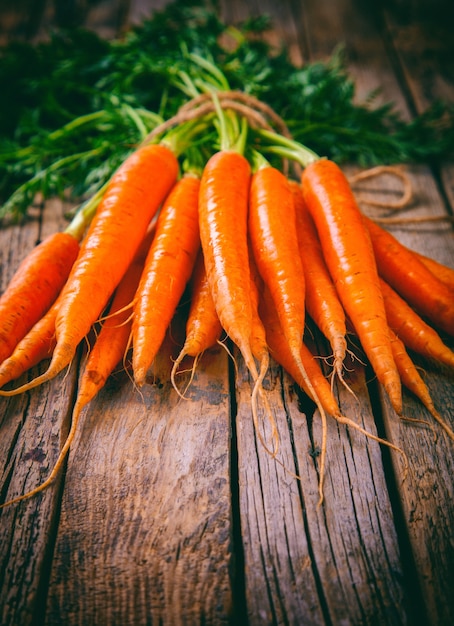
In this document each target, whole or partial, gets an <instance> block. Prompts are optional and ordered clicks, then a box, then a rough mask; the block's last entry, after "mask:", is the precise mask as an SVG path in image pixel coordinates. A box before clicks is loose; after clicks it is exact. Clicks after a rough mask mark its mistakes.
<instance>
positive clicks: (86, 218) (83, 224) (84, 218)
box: [65, 182, 109, 241]
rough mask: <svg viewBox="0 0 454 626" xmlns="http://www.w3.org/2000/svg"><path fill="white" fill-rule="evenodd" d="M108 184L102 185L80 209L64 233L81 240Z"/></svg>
mask: <svg viewBox="0 0 454 626" xmlns="http://www.w3.org/2000/svg"><path fill="white" fill-rule="evenodd" d="M108 184H109V182H107V183H104V185H103V186H102V187H101V188H100V189H98V191H97V192H96V193H95V194H94V195H93V196H92V197H91V198H90V199H89V200H87V202H85V204H83V205H82V206H81V207H80V209H79V210H78V211H77V213H76V215H75V216H74V217H73V219H72V220H71V222H70V223H69V225H68V226H67V227H66V228H65V232H66V233H68V234H70V235H72V236H73V237H74V238H75V239H77V241H80V240H81V239H82V237H83V236H84V233H85V231H86V230H87V227H88V226H89V225H90V222H91V220H92V219H93V216H94V215H95V213H96V210H97V208H98V205H99V203H100V202H101V199H102V197H103V195H104V193H105V191H106V189H107V186H108Z"/></svg>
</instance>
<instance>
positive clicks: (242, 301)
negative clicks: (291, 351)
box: [199, 150, 257, 377]
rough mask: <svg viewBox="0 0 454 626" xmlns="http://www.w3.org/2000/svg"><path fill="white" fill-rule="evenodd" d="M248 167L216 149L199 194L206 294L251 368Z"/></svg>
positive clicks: (253, 368)
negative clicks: (209, 290)
mask: <svg viewBox="0 0 454 626" xmlns="http://www.w3.org/2000/svg"><path fill="white" fill-rule="evenodd" d="M250 177H251V168H250V165H249V162H248V161H247V159H246V158H245V157H244V156H242V155H241V154H239V153H238V152H235V151H233V150H232V151H231V150H221V151H219V152H216V153H215V154H214V155H213V156H211V157H210V159H209V160H208V162H207V163H206V165H205V168H204V171H203V173H202V178H201V184H200V196H199V224H200V241H201V244H202V250H203V256H204V259H205V268H206V273H207V278H208V282H209V285H210V289H211V294H212V297H213V301H214V304H215V308H216V312H217V314H218V317H219V320H220V322H221V325H222V327H223V329H224V330H225V332H226V333H227V335H228V336H229V337H230V338H231V339H232V341H233V342H234V343H235V344H236V345H237V347H238V348H239V349H240V352H241V353H242V356H243V358H244V360H245V362H246V365H247V367H248V369H249V371H250V372H251V373H253V374H254V375H255V377H256V376H257V372H256V365H255V362H254V359H253V356H252V353H251V345H250V337H251V332H252V308H251V298H250V282H251V276H250V270H249V253H248V243H247V212H248V196H249V184H250Z"/></svg>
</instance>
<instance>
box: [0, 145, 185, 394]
mask: <svg viewBox="0 0 454 626" xmlns="http://www.w3.org/2000/svg"><path fill="white" fill-rule="evenodd" d="M177 174H178V161H177V159H176V157H175V155H174V153H173V152H172V151H171V150H170V149H169V148H167V147H165V146H164V145H147V146H144V147H142V148H140V149H138V150H137V151H134V152H133V153H132V154H131V156H130V157H129V158H128V159H127V160H126V161H125V162H124V163H123V164H122V166H121V167H120V168H119V169H118V170H117V172H116V173H115V175H114V176H113V178H112V180H111V182H110V184H109V186H108V188H107V190H106V192H105V194H104V196H103V198H102V201H101V203H100V205H99V206H98V209H97V212H96V215H95V217H94V218H93V221H92V222H91V224H90V229H89V232H88V233H87V235H86V237H85V239H84V240H83V242H82V245H81V250H80V253H79V256H78V258H77V261H76V262H75V264H74V265H73V267H72V270H71V273H70V276H69V278H68V280H67V282H66V283H65V286H64V288H63V290H62V293H61V298H60V305H59V307H58V313H57V319H56V322H55V329H56V338H57V343H56V346H55V349H54V352H53V355H52V360H51V362H50V365H49V368H48V369H47V371H46V372H45V373H44V374H42V375H41V376H38V377H37V378H35V379H34V380H32V381H31V382H29V383H27V384H26V385H23V386H22V387H19V388H18V389H16V390H12V391H1V392H0V393H1V394H3V395H12V394H14V393H19V392H23V391H26V390H27V389H32V388H33V387H35V386H37V385H39V384H41V383H43V382H45V381H48V380H50V379H51V378H52V377H54V376H56V375H57V374H58V373H59V372H61V371H62V370H63V368H65V367H66V366H67V365H68V364H69V363H70V362H71V360H72V358H73V357H74V355H75V352H76V349H77V346H78V345H79V343H80V342H81V341H82V339H83V338H84V337H86V335H87V334H88V333H89V331H90V329H91V327H92V325H93V324H94V323H95V322H96V321H97V319H98V318H99V316H100V315H101V313H102V311H103V309H104V308H105V306H106V305H107V302H108V300H109V298H110V297H111V296H112V294H113V292H114V291H115V288H116V287H117V286H118V283H119V282H120V280H121V278H122V277H123V274H124V273H125V271H126V270H127V268H128V266H129V265H130V263H131V261H132V259H133V257H134V255H135V253H136V252H137V250H138V248H139V246H140V244H141V242H142V240H143V238H144V236H145V233H146V230H147V228H148V226H149V224H150V221H151V219H152V217H153V216H154V214H155V213H156V211H157V210H158V209H159V206H160V204H161V202H162V201H163V200H164V198H165V196H166V195H167V193H168V192H169V190H170V188H171V187H172V185H173V184H174V182H175V179H176V177H177Z"/></svg>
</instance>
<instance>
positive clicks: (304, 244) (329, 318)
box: [290, 180, 347, 380]
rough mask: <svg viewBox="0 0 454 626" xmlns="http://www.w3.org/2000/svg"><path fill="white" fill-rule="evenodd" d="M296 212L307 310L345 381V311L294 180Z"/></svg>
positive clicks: (339, 374)
mask: <svg viewBox="0 0 454 626" xmlns="http://www.w3.org/2000/svg"><path fill="white" fill-rule="evenodd" d="M290 187H291V190H292V193H293V200H294V203H295V214H296V230H297V235H298V242H299V249H300V256H301V262H302V265H303V270H304V282H305V285H306V309H307V312H308V313H309V315H310V317H311V318H312V319H313V321H314V322H315V324H316V325H317V327H318V328H319V329H320V330H321V332H322V333H323V334H324V336H325V337H326V338H327V339H328V341H329V342H330V345H331V349H332V351H333V371H334V372H335V373H336V374H337V376H338V377H339V379H340V380H343V368H344V360H345V355H346V353H347V339H346V337H347V326H346V322H345V312H344V309H343V307H342V304H341V303H340V300H339V296H338V295H337V291H336V289H335V287H334V284H333V281H332V278H331V276H330V273H329V271H328V268H327V266H326V262H325V259H324V256H323V252H322V248H321V245H320V241H319V238H318V234H317V230H316V228H315V224H314V221H313V219H312V217H311V215H310V213H309V211H308V210H307V207H306V204H305V202H304V198H303V194H302V190H301V186H300V185H299V184H298V183H297V182H296V181H294V180H292V181H290Z"/></svg>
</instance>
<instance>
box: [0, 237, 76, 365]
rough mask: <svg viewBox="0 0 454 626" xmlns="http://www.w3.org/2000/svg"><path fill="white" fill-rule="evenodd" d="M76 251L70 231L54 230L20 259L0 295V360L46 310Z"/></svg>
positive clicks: (59, 288) (6, 355) (54, 297)
mask: <svg viewBox="0 0 454 626" xmlns="http://www.w3.org/2000/svg"><path fill="white" fill-rule="evenodd" d="M78 253H79V242H78V241H77V240H76V239H75V238H74V237H73V236H72V235H70V234H69V233H65V232H62V233H54V234H52V235H50V236H49V237H47V238H46V239H45V240H44V241H43V242H42V243H40V244H39V245H38V246H36V247H35V248H34V249H33V250H32V251H31V252H30V254H29V255H28V256H27V257H26V258H25V259H24V260H23V261H22V263H21V264H20V266H19V268H18V269H17V271H16V273H15V274H14V276H13V278H12V279H11V281H10V283H9V285H8V286H7V288H6V290H5V291H4V293H3V294H2V295H1V297H0V320H1V326H0V363H1V362H3V361H4V359H6V358H8V357H9V356H10V355H11V354H12V352H13V350H14V348H15V347H16V345H17V344H18V342H19V341H20V340H21V339H23V338H24V337H25V335H26V334H27V333H28V331H29V330H31V328H32V327H33V326H34V325H35V324H36V322H38V320H39V319H41V317H42V316H43V315H44V314H45V313H46V312H47V311H48V310H49V308H50V307H51V305H52V304H53V302H54V301H55V299H56V298H57V296H58V294H59V292H60V291H61V289H62V287H63V285H64V283H65V281H66V280H67V278H68V275H69V273H70V270H71V268H72V266H73V264H74V261H75V260H76V257H77V255H78Z"/></svg>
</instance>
